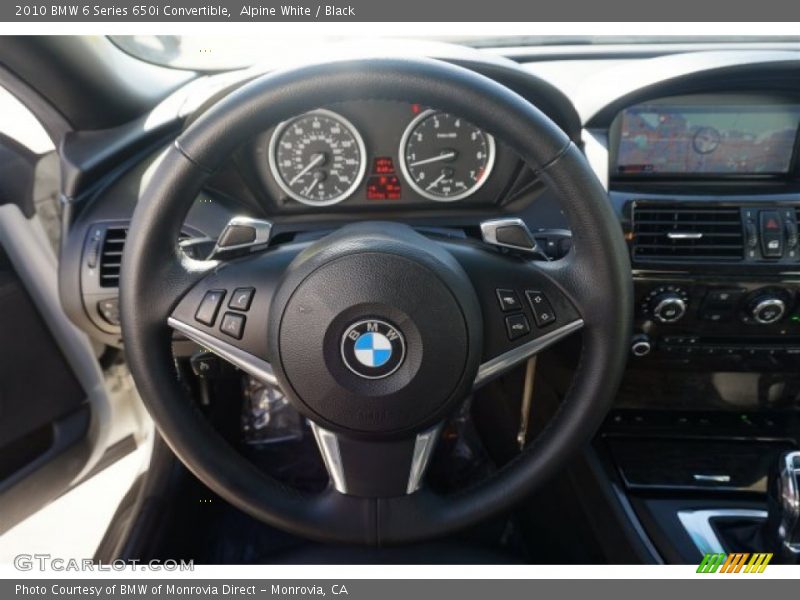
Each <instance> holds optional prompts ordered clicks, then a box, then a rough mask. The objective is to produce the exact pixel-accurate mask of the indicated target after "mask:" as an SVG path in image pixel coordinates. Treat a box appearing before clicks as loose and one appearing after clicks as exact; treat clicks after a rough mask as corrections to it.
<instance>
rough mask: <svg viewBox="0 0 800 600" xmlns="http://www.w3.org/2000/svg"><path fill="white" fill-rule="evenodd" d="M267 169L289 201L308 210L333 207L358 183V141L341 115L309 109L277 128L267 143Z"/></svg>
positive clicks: (362, 155)
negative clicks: (306, 206)
mask: <svg viewBox="0 0 800 600" xmlns="http://www.w3.org/2000/svg"><path fill="white" fill-rule="evenodd" d="M269 165H270V168H271V169H272V174H273V176H274V177H275V179H276V180H277V182H278V185H280V187H281V189H282V190H283V191H284V192H286V194H288V195H289V196H290V197H291V198H294V199H295V200H297V201H298V202H302V203H303V204H310V205H312V206H327V205H329V204H336V203H337V202H341V201H342V200H344V199H345V198H347V197H348V196H350V195H351V194H352V193H353V192H354V191H355V190H356V188H357V187H358V186H359V184H360V183H361V181H362V179H364V172H365V170H366V150H365V148H364V140H363V139H362V138H361V135H360V134H359V133H358V131H357V130H356V128H355V127H353V124H352V123H350V121H348V120H347V119H345V118H344V117H343V116H341V115H339V114H336V113H334V112H331V111H329V110H315V111H312V112H309V113H306V114H304V115H300V116H299V117H296V118H294V119H292V120H290V121H286V122H284V123H281V124H280V125H279V126H278V128H277V129H276V130H275V133H274V134H273V135H272V139H271V140H270V145H269Z"/></svg>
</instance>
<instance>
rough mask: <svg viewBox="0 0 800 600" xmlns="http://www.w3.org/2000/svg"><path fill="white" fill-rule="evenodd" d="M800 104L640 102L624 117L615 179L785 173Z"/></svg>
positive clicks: (627, 111) (793, 140) (623, 114)
mask: <svg viewBox="0 0 800 600" xmlns="http://www.w3.org/2000/svg"><path fill="white" fill-rule="evenodd" d="M798 122H800V106H792V105H780V106H770V107H764V108H762V107H758V106H755V107H754V106H723V107H719V106H697V105H694V106H679V105H665V104H650V105H647V104H640V105H638V106H634V107H631V108H628V109H626V110H625V111H624V112H623V113H622V116H621V124H620V134H619V144H618V148H617V161H616V173H617V175H665V174H673V175H676V174H697V175H722V174H735V175H758V174H770V175H776V174H786V173H787V172H788V171H789V167H790V166H791V162H792V155H793V153H794V148H795V143H796V139H797V127H798Z"/></svg>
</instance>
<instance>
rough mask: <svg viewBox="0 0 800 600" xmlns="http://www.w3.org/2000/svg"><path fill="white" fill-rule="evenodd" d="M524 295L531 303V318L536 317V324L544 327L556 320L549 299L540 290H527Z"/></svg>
mask: <svg viewBox="0 0 800 600" xmlns="http://www.w3.org/2000/svg"><path fill="white" fill-rule="evenodd" d="M525 295H526V296H528V302H529V303H530V305H531V310H532V311H533V318H534V319H536V325H537V326H539V327H545V326H547V325H550V324H551V323H553V322H554V321H555V320H556V313H555V311H554V310H553V307H552V306H551V305H550V301H549V300H548V299H547V298H546V297H545V295H544V294H543V293H542V292H534V291H527V292H525Z"/></svg>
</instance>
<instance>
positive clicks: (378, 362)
mask: <svg viewBox="0 0 800 600" xmlns="http://www.w3.org/2000/svg"><path fill="white" fill-rule="evenodd" d="M405 356H406V342H405V340H404V339H403V334H402V333H400V331H399V330H398V329H397V328H396V327H393V326H392V325H390V324H389V323H387V322H386V321H379V320H377V319H365V320H363V321H358V322H357V323H353V324H352V325H350V327H348V328H347V331H345V332H344V336H342V358H343V359H344V364H345V365H347V368H348V369H350V370H351V371H352V372H353V373H355V374H356V375H358V376H360V377H364V378H365V379H381V378H382V377H387V376H389V375H391V374H392V373H394V372H395V371H396V370H397V369H399V368H400V365H401V364H403V359H404V358H405Z"/></svg>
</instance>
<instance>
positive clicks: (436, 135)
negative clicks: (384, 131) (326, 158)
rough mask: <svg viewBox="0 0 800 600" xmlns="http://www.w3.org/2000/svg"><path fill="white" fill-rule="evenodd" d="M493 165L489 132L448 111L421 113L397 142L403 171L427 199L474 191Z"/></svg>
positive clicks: (446, 198) (453, 197)
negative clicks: (398, 142)
mask: <svg viewBox="0 0 800 600" xmlns="http://www.w3.org/2000/svg"><path fill="white" fill-rule="evenodd" d="M493 165H494V139H493V138H492V136H490V135H489V134H488V133H486V132H484V131H482V130H480V129H478V128H477V127H475V126H474V125H472V124H471V123H468V122H467V121H465V120H464V119H462V118H460V117H457V116H455V115H451V114H448V113H443V112H439V111H435V110H427V111H425V112H423V113H420V114H419V115H418V116H417V117H416V118H415V119H414V120H413V121H411V123H410V124H409V126H408V128H407V129H406V131H405V133H404V134H403V139H402V140H401V142H400V166H401V168H402V171H403V175H404V176H405V178H406V180H407V181H408V184H409V185H410V186H411V187H412V188H413V189H414V190H415V191H416V192H417V193H419V194H421V195H422V196H424V197H425V198H428V199H430V200H437V201H440V202H452V201H454V200H461V199H462V198H466V197H467V196H470V195H472V194H474V193H475V192H476V191H477V190H478V189H479V188H480V187H481V186H482V185H483V184H484V183H485V182H486V180H487V179H488V178H489V174H490V173H491V170H492V166H493Z"/></svg>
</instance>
